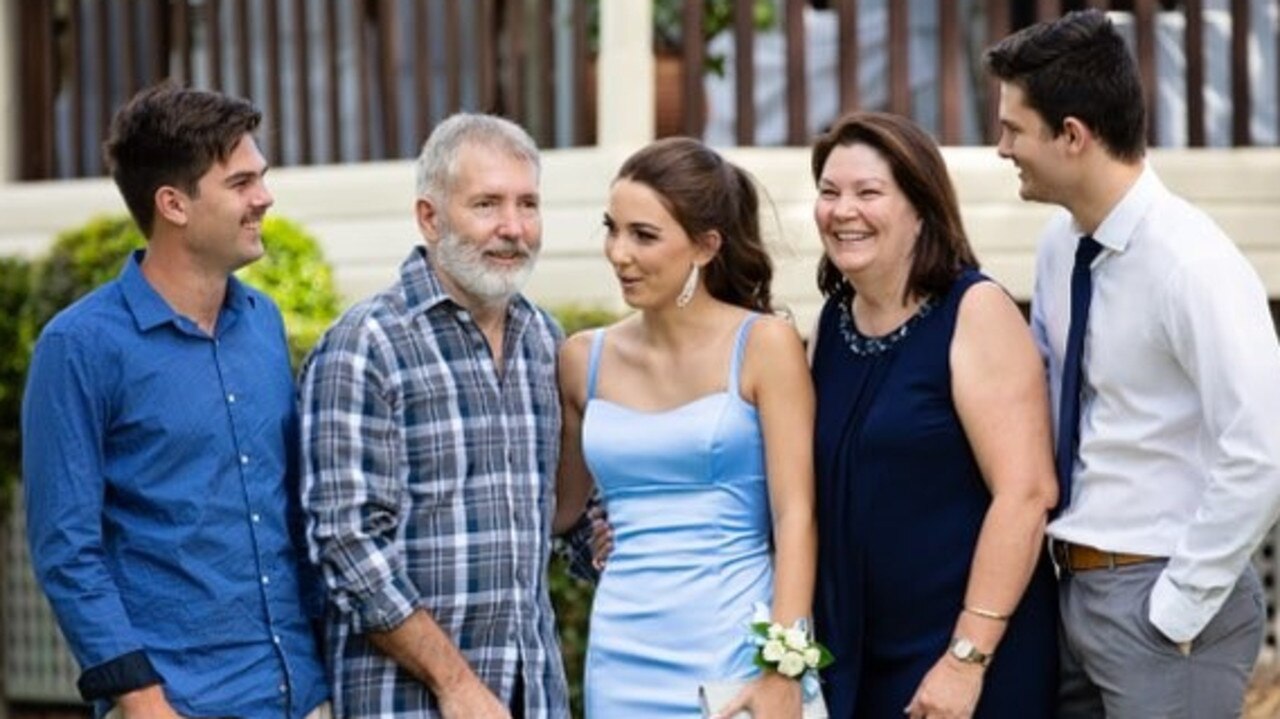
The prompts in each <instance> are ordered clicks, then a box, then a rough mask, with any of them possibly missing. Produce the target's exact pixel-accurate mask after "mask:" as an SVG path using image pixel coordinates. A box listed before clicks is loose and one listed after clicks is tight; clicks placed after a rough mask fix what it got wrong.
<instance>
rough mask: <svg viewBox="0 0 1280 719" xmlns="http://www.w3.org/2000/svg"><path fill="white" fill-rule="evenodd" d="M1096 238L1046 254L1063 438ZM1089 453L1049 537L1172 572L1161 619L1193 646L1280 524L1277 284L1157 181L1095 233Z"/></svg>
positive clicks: (1154, 604) (1057, 219)
mask: <svg viewBox="0 0 1280 719" xmlns="http://www.w3.org/2000/svg"><path fill="white" fill-rule="evenodd" d="M1081 234H1082V232H1081V231H1080V230H1079V228H1077V227H1076V226H1075V225H1074V223H1073V221H1072V219H1071V216H1070V215H1069V214H1067V213H1066V212H1065V211H1064V212H1061V213H1059V214H1057V215H1055V216H1054V218H1053V220H1051V221H1050V223H1049V226H1048V228H1047V229H1046V231H1045V234H1044V236H1043V237H1042V238H1041V242H1040V247H1039V251H1038V256H1037V260H1036V286H1035V295H1034V298H1033V300H1032V311H1031V324H1032V331H1033V333H1034V334H1035V338H1036V343H1037V344H1038V345H1039V347H1040V351H1041V353H1042V354H1043V355H1044V356H1045V357H1046V358H1047V360H1048V370H1049V386H1050V387H1051V392H1052V395H1053V407H1054V408H1055V409H1054V420H1055V424H1056V421H1057V409H1056V408H1057V406H1058V403H1059V401H1060V399H1061V398H1060V396H1059V394H1060V392H1061V386H1062V364H1063V361H1064V355H1065V352H1066V342H1067V328H1068V324H1069V323H1070V321H1071V268H1072V264H1073V263H1074V261H1075V248H1076V243H1077V241H1078V238H1079V236H1080V235H1081ZM1093 236H1094V238H1095V239H1096V240H1097V241H1098V242H1099V243H1101V244H1102V246H1103V252H1102V253H1101V254H1100V255H1099V256H1098V258H1097V259H1096V260H1094V264H1093V301H1092V305H1091V308H1090V311H1089V325H1088V333H1087V334H1086V336H1085V345H1084V357H1083V362H1082V366H1083V377H1082V382H1081V387H1082V390H1081V421H1080V448H1079V452H1078V454H1077V458H1076V463H1075V468H1074V481H1073V482H1072V489H1071V502H1070V505H1069V506H1068V507H1067V509H1066V510H1065V511H1064V512H1063V513H1062V514H1061V515H1060V516H1059V517H1058V518H1057V519H1056V520H1054V521H1053V522H1052V523H1051V524H1050V525H1049V528H1048V533H1049V535H1050V536H1051V537H1053V538H1055V539H1060V540H1064V541H1067V542H1073V543H1078V544H1086V545H1089V546H1092V547H1097V548H1099V549H1102V550H1106V551H1112V552H1127V553H1136V554H1149V555H1155V556H1161V557H1169V564H1168V566H1167V568H1166V569H1165V570H1164V572H1163V573H1162V574H1161V576H1160V577H1159V579H1157V580H1156V583H1155V586H1154V587H1153V589H1152V592H1151V601H1150V614H1149V616H1150V619H1151V622H1152V624H1154V625H1155V626H1156V628H1158V629H1159V630H1160V631H1161V632H1162V633H1163V634H1164V635H1165V636H1166V637H1168V638H1169V639H1171V640H1173V641H1175V642H1184V641H1190V640H1191V639H1193V638H1195V637H1196V636H1197V635H1198V634H1199V633H1200V631H1201V630H1202V629H1203V628H1204V627H1205V625H1206V624H1208V622H1209V620H1210V619H1212V618H1213V616H1214V615H1215V614H1216V613H1217V612H1218V609H1219V608H1220V607H1221V606H1222V603H1223V601H1225V600H1226V598H1227V595H1228V594H1229V593H1230V592H1231V589H1232V588H1233V587H1234V586H1235V583H1236V580H1237V579H1238V578H1239V576H1240V574H1241V573H1242V572H1243V571H1244V569H1245V566H1246V565H1247V563H1248V562H1249V559H1250V555H1251V554H1252V552H1253V551H1254V550H1255V549H1256V548H1257V546H1258V544H1259V543H1260V542H1261V541H1262V538H1263V536H1264V535H1265V534H1266V532H1267V530H1268V529H1269V528H1270V527H1271V526H1272V524H1273V523H1274V522H1275V521H1276V518H1277V515H1278V514H1280V345H1278V344H1277V341H1276V332H1275V328H1274V326H1273V325H1272V321H1271V316H1270V314H1269V312H1268V310H1267V295H1266V291H1265V290H1264V288H1263V286H1262V283H1261V281H1260V280H1259V279H1258V276H1257V274H1256V273H1255V272H1254V270H1253V268H1252V267H1250V265H1249V263H1248V262H1247V261H1246V260H1245V258H1244V257H1243V255H1241V254H1240V252H1239V251H1238V250H1237V249H1236V247H1235V245H1234V244H1232V242H1231V240H1230V238H1228V237H1227V236H1226V235H1225V234H1224V233H1223V232H1222V230H1221V229H1220V228H1219V227H1218V226H1217V225H1215V224H1214V223H1213V221H1212V220H1210V219H1209V217H1208V216H1207V215H1205V214H1204V213H1203V212H1202V211H1200V210H1198V209H1197V208H1195V207H1193V206H1192V205H1191V204H1189V203H1188V202H1186V201H1185V200H1183V199H1181V198H1179V197H1177V196H1175V195H1173V194H1172V193H1170V192H1169V191H1168V190H1167V189H1166V188H1165V186H1164V185H1163V184H1162V183H1161V182H1160V179H1159V178H1158V177H1157V176H1156V174H1155V172H1153V171H1152V170H1151V168H1150V167H1147V168H1145V169H1144V170H1143V172H1142V174H1141V176H1140V177H1139V179H1138V180H1137V181H1136V182H1135V183H1134V184H1133V186H1132V187H1131V188H1130V189H1129V191H1128V192H1127V193H1126V194H1125V196H1124V198H1123V199H1122V200H1121V201H1120V202H1119V203H1118V204H1117V205H1116V206H1115V207H1114V208H1112V210H1111V212H1110V214H1108V215H1107V217H1106V219H1104V220H1103V222H1102V224H1101V225H1100V226H1099V227H1098V229H1097V231H1096V232H1095V233H1094V235H1093Z"/></svg>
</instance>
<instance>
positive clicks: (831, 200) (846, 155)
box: [813, 143, 920, 282]
mask: <svg viewBox="0 0 1280 719" xmlns="http://www.w3.org/2000/svg"><path fill="white" fill-rule="evenodd" d="M813 219H814V222H815V223H817V226H818V234H819V235H820V236H821V237H822V245H823V249H824V250H825V251H826V253H827V257H828V258H830V259H831V262H832V263H833V264H834V265H835V266H836V269H838V270H839V271H840V273H841V274H843V275H844V276H845V277H846V278H848V279H849V281H850V282H854V281H855V279H856V278H858V277H866V276H870V275H879V274H882V273H883V274H897V273H902V274H903V276H904V277H905V274H906V272H907V270H908V269H909V267H910V263H911V254H912V252H913V251H914V249H915V243H916V237H917V236H918V235H919V233H920V215H919V213H917V212H916V208H915V207H914V206H913V205H912V204H911V202H910V201H909V200H908V199H907V196H906V194H904V193H903V191H902V188H900V187H898V183H897V182H896V181H895V180H894V179H893V170H892V169H891V168H890V167H889V163H888V162H886V161H885V159H884V157H882V156H881V155H880V153H879V152H877V151H876V150H875V149H873V148H872V147H870V146H869V145H865V144H861V143H855V144H852V145H839V146H837V147H836V148H835V149H833V150H832V151H831V154H830V155H828V156H827V161H826V164H824V165H823V166H822V174H821V176H820V177H819V178H818V199H817V200H816V201H815V202H814V205H813Z"/></svg>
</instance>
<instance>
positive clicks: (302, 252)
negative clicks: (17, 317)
mask: <svg viewBox="0 0 1280 719" xmlns="http://www.w3.org/2000/svg"><path fill="white" fill-rule="evenodd" d="M262 243H263V245H264V246H265V247H266V250H267V253H266V255H265V256H263V257H262V258H261V259H259V260H258V261H257V262H254V263H252V264H250V265H248V266H247V267H245V268H244V269H241V270H240V271H239V272H237V273H236V274H237V275H238V276H239V277H240V279H242V280H244V281H245V282H247V283H249V284H251V285H253V286H254V287H256V288H258V289H259V290H262V291H263V292H265V293H266V294H267V295H269V296H270V297H271V298H272V299H273V300H275V302H276V304H277V305H279V306H280V312H281V313H282V314H283V315H284V322H285V327H286V328H287V329H288V332H289V353H290V355H291V356H292V357H293V360H294V364H295V365H296V364H297V363H298V362H299V361H301V359H302V357H303V356H304V355H305V354H306V352H307V351H308V350H309V349H311V346H312V345H313V344H315V342H316V340H317V339H319V337H320V334H321V333H322V332H324V330H325V328H326V327H328V326H329V323H330V322H332V321H333V319H334V318H335V317H337V316H338V311H339V309H340V308H339V305H340V304H341V302H340V299H339V296H338V293H337V290H335V289H334V285H333V272H332V270H331V269H330V267H329V265H328V263H326V262H325V260H324V256H323V254H322V253H321V251H320V246H319V244H318V243H317V242H316V240H315V238H313V237H312V236H311V235H309V234H307V233H306V232H305V231H304V230H303V229H302V228H301V227H300V226H299V225H297V224H295V223H293V222H290V221H288V220H285V219H283V218H280V217H276V216H268V217H267V218H266V221H265V222H264V223H263V225H262ZM145 246H146V240H145V239H144V238H143V236H142V234H141V233H140V232H139V231H138V228H137V226H136V225H135V224H134V223H133V220H132V219H131V218H129V217H128V216H125V215H111V216H104V217H98V218H95V219H93V220H90V221H89V222H88V223H86V224H85V225H83V226H81V227H78V228H74V229H71V230H68V231H66V232H63V233H62V234H60V235H58V238H57V240H56V241H55V242H54V245H53V247H52V249H50V251H49V254H48V255H47V256H46V257H45V258H44V259H43V260H41V261H40V262H39V263H37V264H36V266H35V270H34V273H33V277H32V281H31V288H32V292H31V296H30V300H29V302H28V304H27V310H26V314H27V322H28V323H29V326H30V329H31V333H32V335H33V336H34V335H36V334H39V331H40V329H41V328H43V327H44V325H45V324H46V323H47V322H48V321H49V320H51V319H53V316H54V315H55V314H57V313H58V312H59V311H60V310H62V308H64V307H66V306H67V305H69V304H71V303H72V302H74V301H76V299H78V298H79V297H81V296H82V295H84V294H86V293H88V292H89V291H90V290H92V289H93V288H95V287H97V286H98V285H100V284H102V283H104V282H106V281H107V280H110V279H112V278H113V277H115V276H116V275H118V274H119V273H120V268H121V266H123V265H124V261H125V259H126V258H127V257H129V255H130V253H131V252H133V250H136V249H138V248H141V247H145Z"/></svg>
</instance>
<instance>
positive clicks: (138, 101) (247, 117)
mask: <svg viewBox="0 0 1280 719" xmlns="http://www.w3.org/2000/svg"><path fill="white" fill-rule="evenodd" d="M261 121H262V113H261V112H259V111H258V110H257V108H255V107H254V106H253V105H251V104H250V103H249V102H248V101H246V100H240V99H237V98H231V97H227V96H225V95H220V94H218V93H216V92H208V91H205V90H192V89H188V88H183V87H179V86H178V85H176V84H174V83H172V82H164V83H160V84H158V85H154V86H152V87H149V88H147V89H145V90H143V91H141V92H139V93H138V94H137V95H134V96H133V98H132V99H130V100H129V102H128V103H126V104H125V106H124V107H122V108H120V110H119V112H117V113H116V116H115V118H114V119H113V120H112V122H111V135H110V137H109V138H108V139H107V141H106V143H104V145H103V154H104V155H105V156H106V161H107V167H109V168H110V169H111V177H112V178H113V179H114V180H115V182H116V187H118V188H120V195H121V196H122V197H124V203H125V205H127V206H128V207H129V212H130V213H131V214H132V215H133V219H134V221H135V222H137V223H138V228H139V229H140V230H142V234H144V235H147V236H150V235H151V229H152V225H153V223H154V222H155V211H156V208H155V194H156V190H158V189H160V188H161V187H163V186H165V185H168V186H172V187H176V188H178V189H180V190H182V191H183V192H186V193H187V194H189V195H192V196H193V197H194V196H195V195H196V192H197V188H198V183H199V182H200V177H201V176H203V175H204V173H206V172H208V171H209V168H210V167H211V166H213V163H214V162H215V161H216V162H221V161H223V160H226V159H227V156H228V155H230V154H231V151H232V150H234V149H235V147H236V144H237V143H239V142H240V139H241V138H242V137H244V136H245V134H247V133H252V132H253V131H254V130H256V129H258V124H259V123H260V122H261Z"/></svg>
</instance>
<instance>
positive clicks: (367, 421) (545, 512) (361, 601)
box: [301, 246, 569, 719]
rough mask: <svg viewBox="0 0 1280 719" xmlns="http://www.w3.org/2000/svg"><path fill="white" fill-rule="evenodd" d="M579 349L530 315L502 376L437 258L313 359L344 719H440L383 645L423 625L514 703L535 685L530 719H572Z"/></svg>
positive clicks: (310, 385) (315, 526)
mask: <svg viewBox="0 0 1280 719" xmlns="http://www.w3.org/2000/svg"><path fill="white" fill-rule="evenodd" d="M561 338H562V333H561V332H560V329H559V327H558V326H557V325H556V324H555V322H554V321H553V320H551V318H550V317H549V316H548V315H547V314H546V313H544V312H542V311H541V310H539V309H537V308H536V307H535V306H534V305H533V304H532V303H530V302H529V301H528V300H526V299H524V298H523V297H517V298H515V299H514V300H513V301H512V302H511V303H510V307H509V309H508V313H507V327H506V336H505V338H504V342H503V348H504V352H503V354H504V368H503V371H502V372H501V373H500V372H498V371H497V368H496V367H495V366H494V363H493V358H492V355H491V354H490V352H489V349H488V345H487V343H486V341H485V338H484V336H483V334H482V333H481V331H480V329H479V327H477V326H476V324H475V322H474V321H473V320H472V319H471V317H470V316H469V313H467V312H466V311H465V310H464V309H463V308H462V307H460V306H459V305H457V304H456V303H454V302H453V301H452V300H451V299H450V298H449V296H448V295H447V294H446V292H445V291H444V289H443V287H442V286H441V285H440V282H439V280H438V278H437V277H436V276H435V274H434V272H433V270H432V269H431V268H430V266H429V264H428V262H427V259H426V250H425V248H422V247H421V246H419V247H417V248H415V250H414V251H413V252H412V253H411V254H410V256H409V258H408V259H407V260H405V262H404V263H403V264H402V265H401V268H400V281H399V282H398V283H396V284H395V285H393V286H392V287H391V288H390V289H388V290H387V291H385V292H382V293H381V294H378V295H376V296H374V297H372V298H370V299H368V300H366V301H364V302H363V303H360V304H358V305H356V306H355V307H353V308H351V309H350V310H349V311H348V312H347V313H346V314H345V315H344V316H343V317H342V319H340V320H339V321H338V322H337V323H336V324H335V325H334V326H333V327H332V328H331V329H330V330H329V331H328V332H327V333H326V334H325V337H324V338H323V339H322V340H321V342H320V343H319V345H317V347H316V349H315V350H314V351H313V353H312V355H311V357H310V358H308V361H307V365H306V367H305V368H304V370H303V379H302V383H301V384H302V412H301V413H302V432H303V445H304V451H303V461H304V484H303V504H304V507H305V509H306V512H307V523H308V527H307V529H308V532H307V534H308V543H309V545H310V550H311V555H312V559H313V561H316V562H318V563H319V564H320V566H321V568H322V570H323V573H324V576H325V581H326V583H327V585H328V588H329V597H330V603H331V606H330V611H329V612H328V622H327V624H328V635H329V646H328V651H329V659H330V662H331V672H332V676H333V680H334V688H335V700H334V701H335V706H334V710H335V716H342V717H437V716H439V708H438V704H437V701H436V698H435V697H434V696H432V695H431V693H430V692H429V691H428V690H427V689H426V687H425V686H424V685H423V684H422V683H421V682H419V681H418V680H416V679H415V678H413V677H412V676H411V675H410V674H409V673H408V672H407V671H405V670H404V669H402V668H400V667H398V666H397V665H396V664H395V662H394V661H392V660H391V659H390V658H388V657H387V656H386V655H384V654H382V653H381V652H380V651H378V650H377V649H376V648H374V647H373V645H372V644H371V643H370V642H369V641H368V639H367V638H366V636H365V633H366V632H369V631H375V630H386V629H391V628H394V627H396V626H398V625H399V624H400V623H402V622H404V621H405V620H406V619H407V618H408V617H409V616H410V614H412V613H413V611H414V610H415V609H418V608H422V609H425V610H426V611H427V612H429V613H430V615H431V616H432V618H433V619H434V620H435V621H436V622H437V623H438V624H439V625H440V627H441V628H442V629H443V630H444V632H445V633H446V634H448V635H449V636H450V637H452V639H453V641H454V643H455V644H456V645H457V646H458V648H459V649H460V650H461V651H462V654H463V655H464V656H465V657H466V659H467V661H468V662H469V663H470V665H471V666H472V668H473V669H474V670H475V672H476V674H477V675H478V676H479V678H480V679H481V681H483V682H484V683H485V684H486V685H488V687H489V688H490V689H491V690H492V691H493V692H494V694H495V695H496V696H497V697H498V698H499V699H501V700H502V701H503V702H509V701H511V698H512V697H511V694H512V691H513V688H514V685H515V680H516V671H517V670H518V669H519V671H521V672H522V674H523V684H524V687H525V696H526V700H525V715H526V716H527V717H529V718H530V719H536V718H540V717H553V718H559V717H567V716H568V713H569V712H568V700H567V690H566V687H565V679H564V669H563V666H562V664H561V660H560V652H559V647H558V644H557V642H556V634H555V623H554V618H553V614H552V608H551V603H550V598H549V596H548V592H547V582H546V567H547V561H548V558H549V553H550V544H551V542H550V526H551V514H552V510H553V508H554V495H553V492H554V481H555V474H556V465H557V461H558V456H559V443H560V405H559V397H558V391H557V386H556V365H555V362H556V349H557V345H558V344H559V341H560V340H561Z"/></svg>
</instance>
